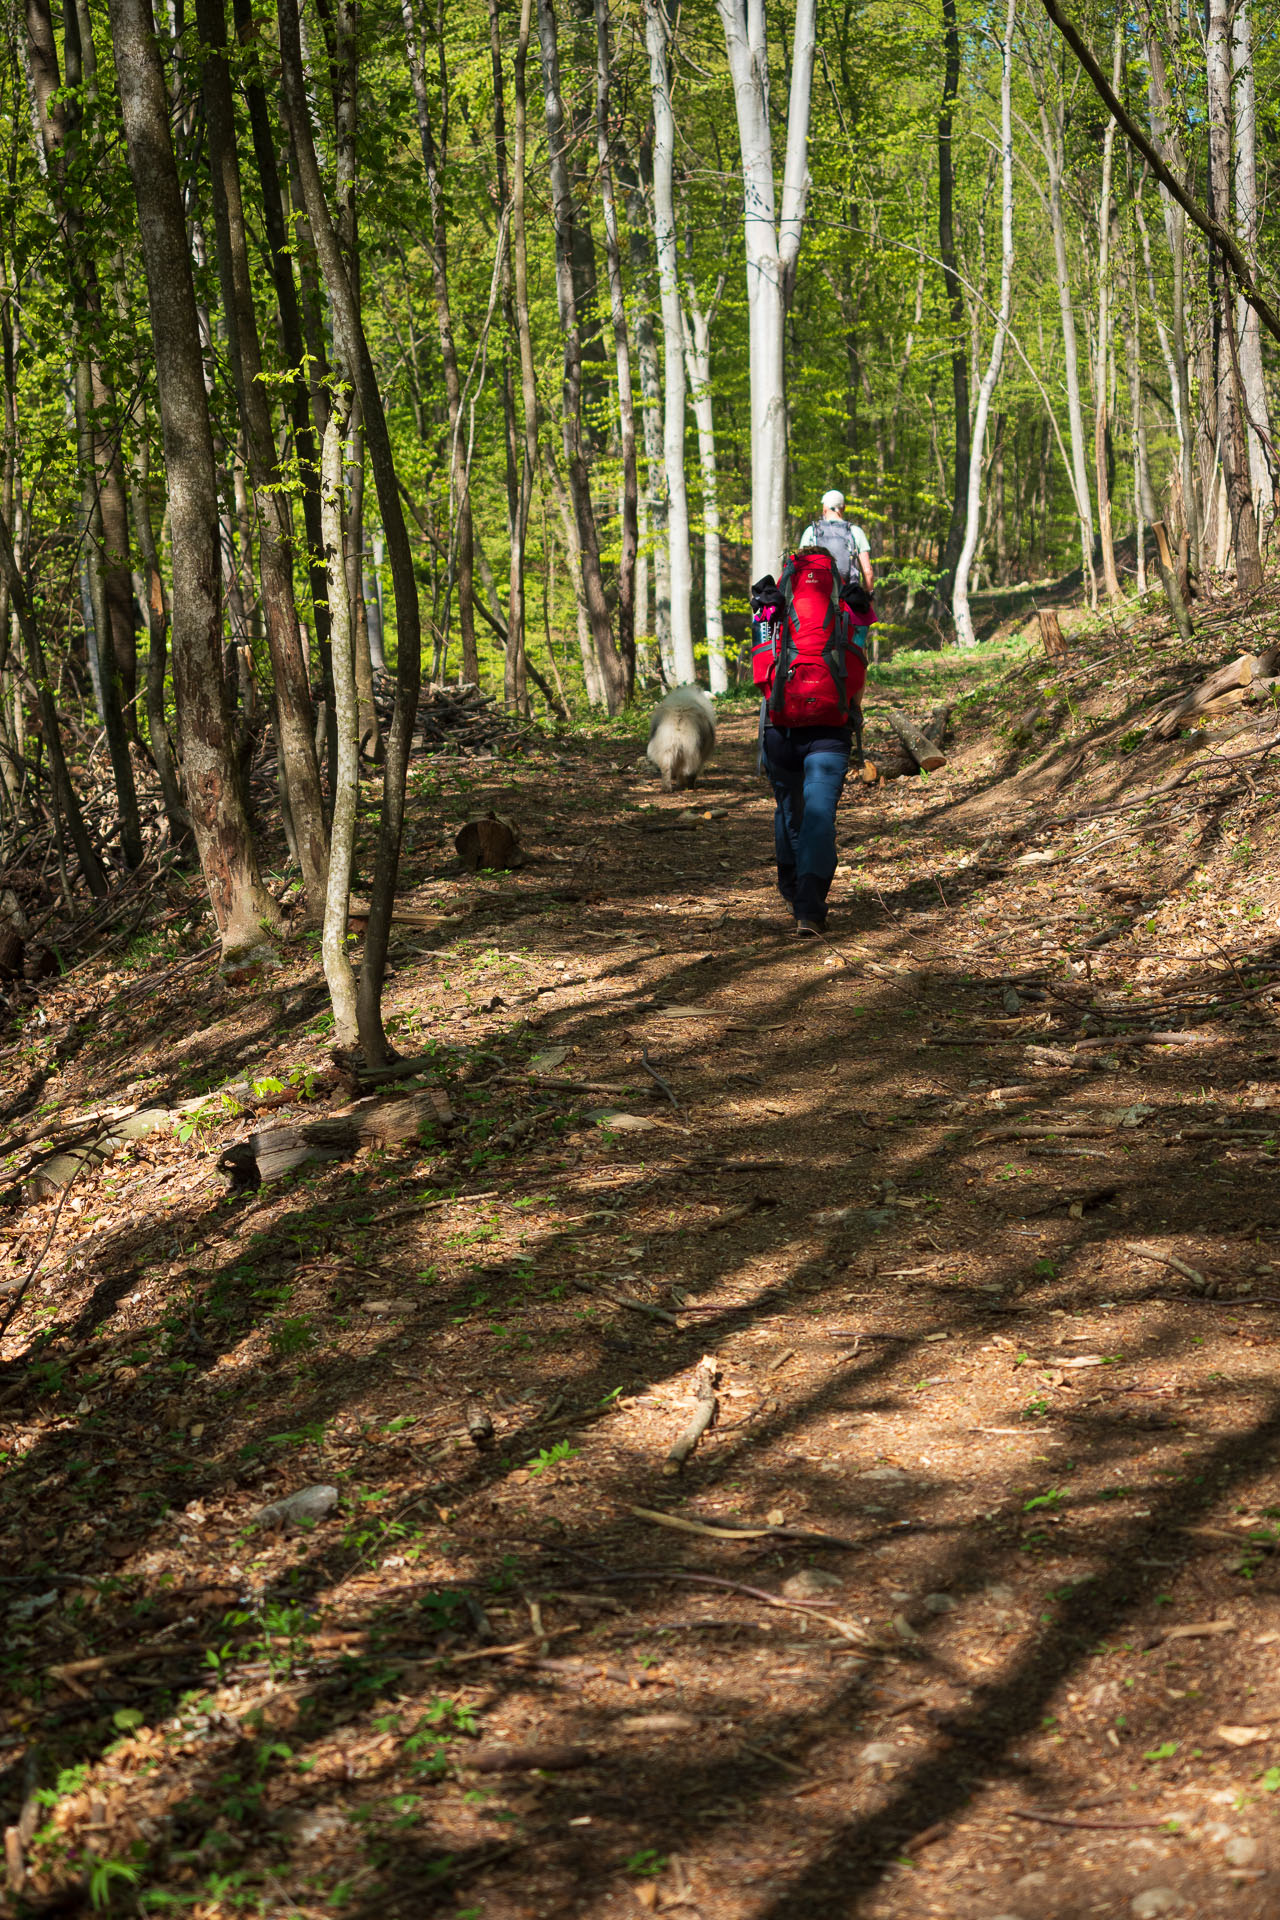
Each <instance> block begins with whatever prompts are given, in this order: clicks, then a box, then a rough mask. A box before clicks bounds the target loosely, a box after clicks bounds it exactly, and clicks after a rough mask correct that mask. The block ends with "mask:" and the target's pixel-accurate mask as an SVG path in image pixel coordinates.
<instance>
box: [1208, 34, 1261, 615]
mask: <svg viewBox="0 0 1280 1920" xmlns="http://www.w3.org/2000/svg"><path fill="white" fill-rule="evenodd" d="M1230 25H1231V3H1230V0H1209V5H1208V22H1207V31H1206V34H1205V50H1206V55H1207V60H1206V67H1207V74H1208V108H1209V113H1208V119H1209V212H1210V214H1211V216H1212V217H1213V218H1214V219H1216V220H1217V221H1219V222H1220V223H1221V224H1223V225H1224V226H1225V225H1227V224H1228V223H1229V221H1230V219H1231V127H1232V112H1231V68H1230V57H1229V49H1230ZM1210 264H1211V268H1213V267H1215V266H1216V271H1215V272H1214V273H1213V282H1214V287H1215V291H1216V295H1217V301H1216V304H1217V323H1218V337H1217V341H1216V343H1215V344H1216V347H1217V363H1216V365H1215V367H1214V370H1213V371H1214V378H1215V381H1216V387H1217V401H1218V406H1217V414H1218V436H1219V444H1220V448H1221V458H1222V471H1223V476H1224V478H1225V481H1226V489H1227V500H1228V504H1229V506H1230V510H1231V532H1232V541H1233V544H1234V547H1235V555H1236V585H1237V586H1238V587H1239V588H1240V589H1241V591H1242V592H1245V593H1254V592H1256V591H1257V589H1258V588H1259V587H1260V586H1261V585H1262V558H1261V554H1260V552H1259V549H1258V522H1257V517H1256V515H1255V513H1254V507H1253V491H1252V488H1251V486H1250V483H1249V446H1248V440H1247V438H1246V435H1245V421H1244V393H1243V381H1242V378H1241V370H1240V362H1239V350H1238V346H1237V342H1236V316H1235V301H1234V300H1233V298H1232V294H1231V275H1230V273H1229V271H1228V269H1227V263H1226V261H1225V260H1222V261H1219V262H1213V261H1211V263H1210Z"/></svg>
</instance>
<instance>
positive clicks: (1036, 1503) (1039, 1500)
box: [1022, 1487, 1067, 1513]
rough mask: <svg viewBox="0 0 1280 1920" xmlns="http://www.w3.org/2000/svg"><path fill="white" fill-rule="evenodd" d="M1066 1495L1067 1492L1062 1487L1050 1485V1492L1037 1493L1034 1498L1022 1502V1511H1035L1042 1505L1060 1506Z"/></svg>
mask: <svg viewBox="0 0 1280 1920" xmlns="http://www.w3.org/2000/svg"><path fill="white" fill-rule="evenodd" d="M1066 1497H1067V1496H1066V1493H1065V1492H1064V1490H1063V1489H1062V1488H1061V1487H1050V1489H1049V1491H1048V1493H1037V1494H1036V1495H1035V1496H1034V1498H1033V1499H1030V1500H1024V1501H1023V1503H1022V1511H1023V1512H1024V1513H1035V1512H1036V1511H1037V1510H1038V1509H1039V1508H1041V1507H1060V1506H1061V1505H1062V1502H1063V1501H1064V1500H1065V1499H1066Z"/></svg>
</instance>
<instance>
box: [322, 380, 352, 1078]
mask: <svg viewBox="0 0 1280 1920" xmlns="http://www.w3.org/2000/svg"><path fill="white" fill-rule="evenodd" d="M346 426H347V420H346V406H345V402H344V401H342V400H341V399H337V398H335V401H334V406H333V410H332V412H331V413H330V415H329V422H328V425H327V426H326V427H325V432H324V447H323V453H322V459H321V475H320V509H321V513H322V514H323V516H324V521H323V524H324V536H325V560H326V563H327V566H328V572H329V621H330V629H329V630H330V636H331V639H332V643H333V690H334V700H335V703H336V706H337V720H338V758H337V765H336V767H335V770H334V781H333V831H332V834H331V836H330V853H329V872H328V877H327V883H326V893H325V903H324V932H323V934H322V936H321V942H320V951H321V956H322V958H323V961H324V977H325V982H326V984H327V986H328V988H329V1002H330V1005H331V1006H332V1008H333V1028H334V1038H335V1039H336V1040H337V1043H338V1045H339V1046H340V1047H354V1046H355V1045H356V1043H357V1041H358V1040H359V1037H360V1023H359V1016H358V1012H357V1006H356V977H355V973H354V971H353V969H352V965H351V960H350V957H349V955H348V953H347V916H348V912H349V909H350V905H351V873H352V865H353V862H354V860H355V844H356V806H357V802H358V800H359V793H360V706H359V700H358V697H357V694H356V679H355V669H354V652H353V647H352V633H351V601H350V596H349V594H348V591H347V567H346V555H345V548H344V544H343V526H342V456H343V452H344V442H345V439H346V432H345V429H346Z"/></svg>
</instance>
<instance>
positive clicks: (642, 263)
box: [627, 172, 676, 686]
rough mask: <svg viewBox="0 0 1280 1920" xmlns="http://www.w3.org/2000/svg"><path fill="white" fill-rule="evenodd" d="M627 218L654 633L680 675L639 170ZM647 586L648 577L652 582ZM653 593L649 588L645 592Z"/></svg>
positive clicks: (668, 671)
mask: <svg viewBox="0 0 1280 1920" xmlns="http://www.w3.org/2000/svg"><path fill="white" fill-rule="evenodd" d="M627 222H628V225H629V226H630V228H631V283H632V288H633V296H632V297H633V301H634V305H635V329H636V361H637V363H638V365H639V369H640V423H641V431H642V433H643V435H644V460H645V519H646V523H647V525H646V558H647V555H648V550H649V549H651V550H652V556H653V569H652V570H653V637H654V639H655V640H656V641H657V644H658V660H659V662H660V664H661V668H662V677H663V679H664V681H665V682H666V684H667V685H668V686H674V685H675V681H676V670H675V661H674V659H673V657H672V652H671V559H670V554H669V552H668V548H667V481H666V472H665V468H664V464H663V457H662V380H661V375H660V372H659V367H658V343H657V341H656V340H655V338H654V332H653V314H652V311H651V308H650V282H649V275H650V267H651V262H650V259H649V250H648V246H647V243H646V240H645V234H646V232H647V230H648V228H649V225H650V221H649V210H648V207H647V205H646V203H645V195H644V187H643V185H642V183H641V180H640V176H639V173H638V172H637V174H636V177H635V179H634V180H633V182H632V183H631V184H630V186H629V188H628V193H627ZM646 586H647V582H646ZM644 597H645V599H646V600H647V599H648V597H649V596H648V593H647V591H646V593H645V596H644Z"/></svg>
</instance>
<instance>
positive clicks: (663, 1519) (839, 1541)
mask: <svg viewBox="0 0 1280 1920" xmlns="http://www.w3.org/2000/svg"><path fill="white" fill-rule="evenodd" d="M626 1511H627V1512H628V1513H634V1514H635V1515H636V1517H637V1518H638V1519H640V1520H651V1521H652V1522H653V1524H654V1525H655V1526H658V1527H672V1528H674V1529H675V1531H676V1532H677V1533H696V1534H700V1535H701V1536H702V1537H703V1538H704V1539H707V1540H805V1541H809V1542H811V1543H812V1545H814V1546H820V1547H849V1548H856V1547H857V1545H858V1542H857V1541H856V1540H845V1539H843V1538H842V1537H841V1536H840V1535H839V1534H836V1533H815V1532H811V1531H809V1530H808V1529H807V1528H804V1527H711V1526H707V1525H706V1523H705V1522H704V1521H702V1520H685V1519H682V1518H681V1516H680V1515H679V1514H674V1513H659V1512H658V1510H657V1508H656V1507H632V1506H628V1507H627V1509H626Z"/></svg>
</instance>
